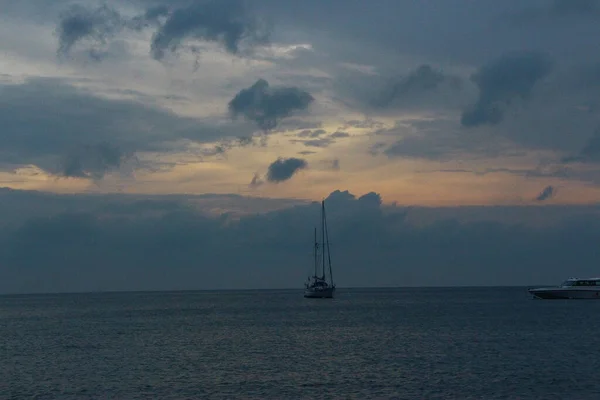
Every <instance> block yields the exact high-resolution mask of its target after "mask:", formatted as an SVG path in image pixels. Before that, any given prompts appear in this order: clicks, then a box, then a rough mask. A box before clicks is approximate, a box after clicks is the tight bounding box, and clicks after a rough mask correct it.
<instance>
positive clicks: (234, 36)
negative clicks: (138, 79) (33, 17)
mask: <svg viewBox="0 0 600 400" xmlns="http://www.w3.org/2000/svg"><path fill="white" fill-rule="evenodd" d="M162 19H164V21H163V20H162ZM146 28H155V29H156V30H155V32H154V34H153V36H152V40H151V42H150V44H149V47H150V54H151V56H152V58H154V59H156V60H162V59H163V58H164V57H165V54H166V52H171V53H177V51H178V50H179V49H180V48H181V47H182V46H183V45H184V44H185V43H186V42H187V41H189V40H200V41H205V42H216V43H221V44H222V45H223V46H224V48H225V50H226V51H228V52H229V53H231V54H241V53H242V50H243V51H245V52H250V51H251V50H252V49H253V48H254V47H255V46H257V45H266V44H268V42H269V36H270V30H269V29H268V26H267V25H266V24H264V23H261V21H259V20H258V19H257V18H255V17H254V16H252V15H251V14H250V13H249V12H248V10H247V9H246V8H245V7H244V3H243V1H242V0H219V1H217V0H211V1H208V2H200V3H193V4H191V5H188V6H184V7H181V8H174V9H171V8H170V7H169V6H166V5H163V4H159V5H155V6H151V7H149V8H147V9H146V10H145V12H143V13H141V14H138V15H135V16H134V17H132V18H126V17H123V16H122V15H121V14H120V13H119V11H117V10H116V9H113V8H110V7H108V6H106V5H103V6H101V7H98V8H96V9H90V8H87V7H84V6H81V5H73V6H71V7H70V8H68V9H67V10H66V11H65V12H64V13H63V14H62V15H61V18H60V22H59V25H58V27H57V33H58V37H59V47H58V53H59V55H68V54H69V53H70V51H71V49H72V48H73V47H74V46H75V45H76V44H77V43H78V42H82V41H86V42H88V43H89V44H90V46H91V47H90V48H89V49H88V53H89V55H90V56H92V57H93V58H94V57H95V58H98V57H99V55H102V54H103V53H104V52H105V49H106V46H107V45H108V41H109V40H110V39H113V38H114V37H115V36H116V35H117V34H120V33H123V32H124V31H126V30H135V31H141V30H143V29H146ZM242 46H243V47H244V48H243V49H242ZM187 48H188V49H191V50H192V51H193V52H199V51H200V49H199V47H198V46H195V45H190V46H187Z"/></svg>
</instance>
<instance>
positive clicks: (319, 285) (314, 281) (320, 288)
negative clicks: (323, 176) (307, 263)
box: [304, 200, 335, 299]
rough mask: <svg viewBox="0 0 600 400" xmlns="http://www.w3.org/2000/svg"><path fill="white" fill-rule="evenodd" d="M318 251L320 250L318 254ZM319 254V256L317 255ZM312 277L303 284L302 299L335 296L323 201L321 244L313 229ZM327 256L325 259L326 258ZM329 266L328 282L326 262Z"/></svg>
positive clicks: (323, 203) (322, 202)
mask: <svg viewBox="0 0 600 400" xmlns="http://www.w3.org/2000/svg"><path fill="white" fill-rule="evenodd" d="M319 250H321V251H320V252H319ZM319 253H320V254H319ZM319 255H321V263H320V264H321V269H320V270H319ZM313 256H314V264H315V265H314V268H315V270H314V275H313V276H309V277H308V281H307V282H306V283H305V284H304V297H307V298H313V299H332V298H333V295H334V294H335V284H334V283H333V273H332V270H331V253H330V251H329V233H328V231H327V218H326V216H325V200H323V201H321V243H320V244H319V243H318V242H317V228H315V242H314V247H313ZM326 256H327V258H326ZM325 261H327V265H328V266H329V282H327V277H326V268H325V266H326V262H325Z"/></svg>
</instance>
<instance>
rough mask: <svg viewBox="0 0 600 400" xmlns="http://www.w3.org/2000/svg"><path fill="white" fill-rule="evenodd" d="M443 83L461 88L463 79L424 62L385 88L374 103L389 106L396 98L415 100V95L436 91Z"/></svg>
mask: <svg viewBox="0 0 600 400" xmlns="http://www.w3.org/2000/svg"><path fill="white" fill-rule="evenodd" d="M443 84H448V85H449V86H450V87H451V88H452V89H459V88H460V84H461V81H460V79H459V78H458V77H455V76H450V75H445V74H444V73H442V71H440V70H437V69H434V68H433V67H432V66H431V65H428V64H424V65H421V66H419V67H418V68H417V69H416V70H414V71H412V72H410V73H409V74H408V75H407V76H406V77H404V78H402V79H400V80H399V81H398V82H396V83H394V84H392V86H391V87H390V88H389V89H386V90H385V92H386V93H384V94H383V95H382V96H381V97H380V98H379V99H377V100H375V101H374V104H373V105H374V106H377V107H387V106H390V105H391V104H392V103H393V102H394V101H396V100H407V98H408V99H409V100H413V101H414V96H420V95H422V94H424V93H427V92H434V91H435V90H436V89H438V88H440V87H441V86H442V85H443Z"/></svg>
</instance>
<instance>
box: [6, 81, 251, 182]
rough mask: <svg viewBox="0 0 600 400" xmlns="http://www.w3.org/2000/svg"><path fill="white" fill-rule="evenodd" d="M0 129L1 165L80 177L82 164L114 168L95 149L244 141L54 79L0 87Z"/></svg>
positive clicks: (232, 131)
mask: <svg viewBox="0 0 600 400" xmlns="http://www.w3.org/2000/svg"><path fill="white" fill-rule="evenodd" d="M0 126H2V130H0V140H1V142H2V147H1V148H0V164H2V165H3V166H10V165H13V166H16V165H23V164H34V165H37V166H39V167H40V168H43V169H45V170H47V171H49V172H52V173H57V174H64V173H65V171H67V172H68V171H76V172H75V173H81V171H78V169H79V168H78V167H77V165H81V164H82V163H83V164H85V165H87V167H85V168H92V169H97V168H98V167H100V168H101V169H102V168H104V167H102V165H112V164H115V163H116V159H117V158H119V157H116V153H115V152H111V151H105V150H107V149H106V148H105V149H104V150H102V147H97V145H98V144H99V143H107V144H109V146H114V147H115V148H117V149H118V152H120V154H121V155H123V154H128V155H129V154H131V153H133V152H135V151H165V152H168V151H170V150H171V147H172V146H171V143H172V142H173V141H175V140H178V139H188V140H192V141H195V142H204V143H207V142H215V141H219V140H221V139H228V140H225V141H224V142H223V143H224V146H226V147H230V146H232V145H235V146H242V145H247V141H248V138H244V139H235V137H236V136H239V135H240V134H242V132H240V130H239V129H240V127H235V126H231V127H230V128H217V127H215V126H212V125H211V124H208V123H206V122H203V121H201V120H197V119H194V118H188V117H180V116H178V115H176V114H174V113H172V112H169V111H167V110H164V109H161V108H159V107H153V106H149V105H143V104H142V103H141V102H134V101H126V100H109V99H106V98H101V97H96V96H94V95H92V94H90V93H88V92H86V91H82V90H79V89H76V88H75V87H73V86H71V85H69V84H68V83H66V82H64V81H61V80H54V79H33V80H28V81H26V82H25V83H23V84H6V85H0ZM248 128H251V127H248ZM90 146H91V147H90ZM83 149H87V150H83ZM81 151H83V153H81ZM90 151H91V152H92V153H93V154H95V155H93V156H91V155H90ZM73 152H75V153H73ZM86 154H87V155H86ZM101 154H103V155H102V156H101ZM81 157H83V158H85V159H87V160H88V161H85V162H83V161H82V158H81ZM90 157H91V158H90ZM98 157H99V158H98ZM57 159H62V165H59V162H58V161H57ZM91 160H96V161H93V163H96V164H95V165H96V166H95V167H91V166H90V165H89V163H90V162H92V161H91ZM67 167H68V168H67Z"/></svg>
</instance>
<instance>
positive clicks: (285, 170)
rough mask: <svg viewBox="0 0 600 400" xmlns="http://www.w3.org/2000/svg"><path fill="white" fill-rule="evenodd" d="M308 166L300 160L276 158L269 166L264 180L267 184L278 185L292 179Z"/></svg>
mask: <svg viewBox="0 0 600 400" xmlns="http://www.w3.org/2000/svg"><path fill="white" fill-rule="evenodd" d="M307 166H308V163H307V162H306V161H305V160H303V159H301V158H294V157H292V158H281V157H280V158H278V159H277V160H275V161H273V162H272V163H271V164H270V165H269V169H268V171H267V176H266V179H267V181H269V182H273V183H279V182H284V181H287V180H289V179H291V178H292V176H294V174H295V173H297V172H298V171H300V170H301V169H304V168H306V167H307Z"/></svg>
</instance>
